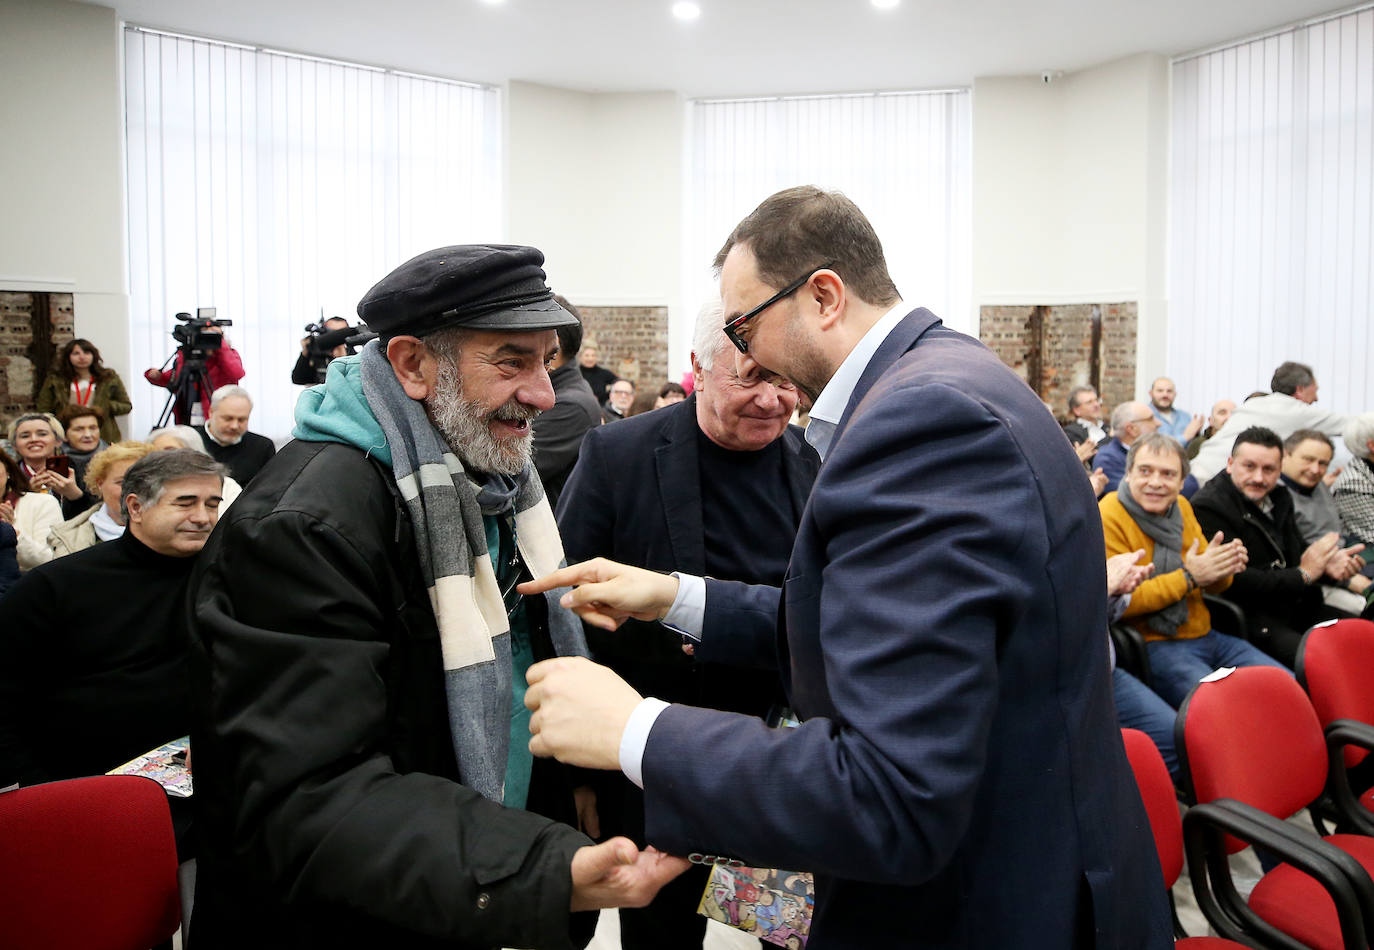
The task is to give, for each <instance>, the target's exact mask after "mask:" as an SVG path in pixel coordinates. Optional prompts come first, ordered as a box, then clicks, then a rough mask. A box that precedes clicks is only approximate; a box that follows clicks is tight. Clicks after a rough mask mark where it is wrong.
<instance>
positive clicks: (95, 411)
mask: <svg viewBox="0 0 1374 950" xmlns="http://www.w3.org/2000/svg"><path fill="white" fill-rule="evenodd" d="M83 416H95V421H96V422H104V421H105V410H104V409H101V408H100V407H99V406H81V405H78V404H76V403H74V402H69V403H67V404H66V405H65V406H63V407H62V408H61V409H59V410H57V421H58V422H60V423H62V427H63V428H64V429H65V428H67V427H69V426H70V425H71V424H72V420H73V419H80V418H82V417H83Z"/></svg>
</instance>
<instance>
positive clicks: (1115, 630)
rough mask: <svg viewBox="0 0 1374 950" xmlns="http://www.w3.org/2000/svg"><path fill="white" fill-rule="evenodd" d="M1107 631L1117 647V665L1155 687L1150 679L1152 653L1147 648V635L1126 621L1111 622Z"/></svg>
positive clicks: (1147, 684)
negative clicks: (1125, 622)
mask: <svg viewBox="0 0 1374 950" xmlns="http://www.w3.org/2000/svg"><path fill="white" fill-rule="evenodd" d="M1107 632H1108V633H1110V634H1111V637H1112V645H1113V646H1115V647H1116V665H1117V666H1119V667H1121V668H1122V669H1123V670H1125V671H1126V672H1127V673H1130V674H1131V675H1132V676H1134V677H1135V678H1136V679H1138V680H1140V681H1141V682H1142V683H1144V684H1145V685H1146V686H1150V687H1151V688H1153V684H1152V683H1151V681H1150V654H1149V653H1148V652H1147V651H1146V649H1145V635H1144V634H1142V633H1141V632H1140V631H1139V630H1137V629H1136V628H1135V627H1132V626H1130V625H1129V624H1124V623H1114V624H1110V625H1109V626H1108V627H1107Z"/></svg>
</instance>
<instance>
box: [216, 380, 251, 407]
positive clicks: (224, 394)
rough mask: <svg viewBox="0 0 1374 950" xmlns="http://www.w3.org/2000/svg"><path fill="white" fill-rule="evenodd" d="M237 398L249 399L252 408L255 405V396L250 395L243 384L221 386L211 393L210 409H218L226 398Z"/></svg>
mask: <svg viewBox="0 0 1374 950" xmlns="http://www.w3.org/2000/svg"><path fill="white" fill-rule="evenodd" d="M235 398H238V399H247V400H248V405H249V407H250V408H251V407H252V405H253V397H252V396H250V395H248V390H246V389H244V388H243V387H242V386H221V387H220V388H219V389H216V390H215V391H214V392H213V393H211V394H210V411H211V412H214V411H215V410H216V409H218V408H219V404H220V403H222V402H224V400H226V399H235Z"/></svg>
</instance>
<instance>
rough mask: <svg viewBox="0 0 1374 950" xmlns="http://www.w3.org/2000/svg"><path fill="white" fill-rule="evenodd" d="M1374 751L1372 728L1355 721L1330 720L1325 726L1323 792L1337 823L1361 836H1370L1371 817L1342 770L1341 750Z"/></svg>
mask: <svg viewBox="0 0 1374 950" xmlns="http://www.w3.org/2000/svg"><path fill="white" fill-rule="evenodd" d="M1348 745H1354V746H1359V747H1360V748H1362V749H1369V750H1371V751H1374V726H1371V725H1369V723H1366V722H1360V721H1359V720H1356V719H1333V720H1332V721H1331V722H1330V723H1328V724H1327V726H1326V755H1327V774H1326V792H1327V795H1329V796H1330V798H1331V804H1333V805H1334V806H1335V807H1336V813H1337V815H1338V816H1339V817H1340V819H1341V820H1342V821H1344V822H1346V823H1348V824H1350V825H1352V826H1354V828H1355V829H1356V830H1357V831H1358V832H1359V833H1360V834H1362V835H1370V836H1374V813H1371V812H1370V811H1369V809H1367V808H1365V807H1364V806H1363V805H1361V804H1360V800H1359V798H1358V797H1356V795H1355V790H1354V789H1352V788H1351V787H1350V773H1349V772H1347V771H1346V768H1345V747H1346V746H1348Z"/></svg>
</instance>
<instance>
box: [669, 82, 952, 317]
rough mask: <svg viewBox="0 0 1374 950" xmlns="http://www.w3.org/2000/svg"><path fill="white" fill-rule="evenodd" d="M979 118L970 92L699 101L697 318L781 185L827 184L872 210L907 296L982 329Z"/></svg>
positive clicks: (692, 214) (693, 187)
mask: <svg viewBox="0 0 1374 950" xmlns="http://www.w3.org/2000/svg"><path fill="white" fill-rule="evenodd" d="M970 115H971V113H970V105H969V93H968V91H967V90H953V91H941V92H902V93H875V94H867V95H837V96H806V97H797V98H778V99H758V100H730V101H712V100H698V101H694V102H691V103H689V111H688V136H687V138H688V162H687V178H688V181H687V190H686V210H685V215H684V217H685V220H686V223H687V236H686V237H687V239H686V241H685V244H684V249H683V254H684V262H683V282H682V286H683V288H684V294H685V296H686V298H687V300H686V303H687V307H688V311H689V313H691V314H692V315H695V313H696V309H697V307H698V306H700V304H701V303H703V302H704V301H706V300H708V299H710V298H711V297H712V296H714V295H715V294H716V293H717V292H718V289H717V285H716V281H715V278H714V275H713V274H712V271H711V262H712V260H713V259H714V257H715V255H716V252H717V251H718V250H720V246H721V245H722V244H724V243H725V239H726V238H727V237H729V235H730V231H731V230H732V229H733V228H734V226H735V225H736V224H738V223H739V221H740V219H741V218H743V217H744V216H745V215H747V214H748V213H749V212H750V211H752V210H753V209H754V208H755V207H756V206H757V205H758V204H759V202H761V201H762V200H763V199H764V198H767V197H768V196H769V195H771V194H773V193H774V192H776V191H779V190H781V189H783V188H789V187H792V186H794V185H816V186H818V187H821V188H825V189H827V190H839V191H842V192H844V194H845V195H847V196H848V197H849V198H850V199H852V200H853V201H854V203H855V204H857V205H858V206H859V208H860V209H862V210H863V212H864V214H866V215H867V216H868V218H869V220H870V221H871V222H872V223H873V226H874V228H875V229H876V230H877V232H878V237H879V238H880V239H881V240H882V242H883V252H884V254H885V256H886V258H887V265H888V270H889V271H890V272H891V274H892V277H893V280H894V281H895V282H896V284H897V289H898V290H899V291H900V292H901V294H902V297H903V299H904V300H906V301H907V302H908V303H910V304H912V305H913V306H917V305H919V306H924V307H928V308H929V309H930V310H932V311H933V312H934V313H936V314H937V315H938V316H940V317H941V318H942V319H943V320H944V321H945V323H946V324H947V325H949V326H952V327H955V328H957V329H960V330H964V331H966V332H967V331H969V330H971V329H972V330H974V332H976V323H975V321H974V317H973V314H972V312H971V311H970V296H971V286H972V276H971V265H970V255H971V240H970V227H971V216H972V211H971V202H970V177H971V156H970V142H969V129H970ZM689 322H690V321H689Z"/></svg>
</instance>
